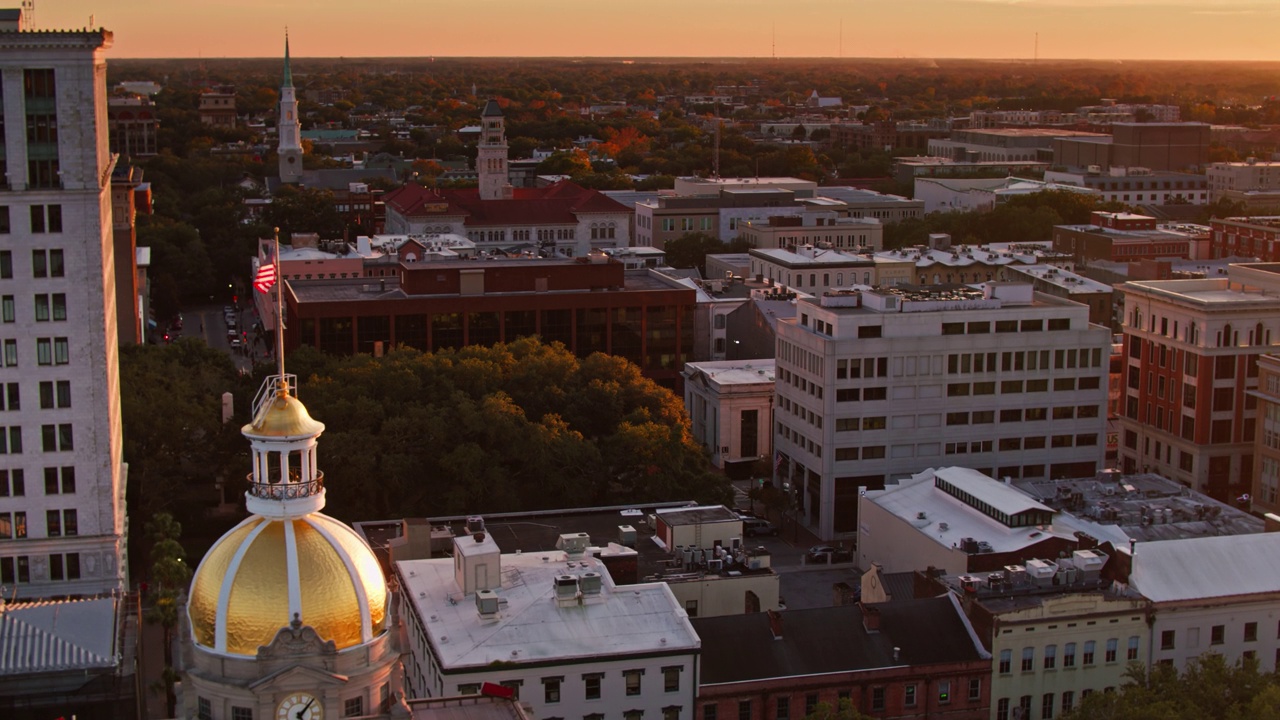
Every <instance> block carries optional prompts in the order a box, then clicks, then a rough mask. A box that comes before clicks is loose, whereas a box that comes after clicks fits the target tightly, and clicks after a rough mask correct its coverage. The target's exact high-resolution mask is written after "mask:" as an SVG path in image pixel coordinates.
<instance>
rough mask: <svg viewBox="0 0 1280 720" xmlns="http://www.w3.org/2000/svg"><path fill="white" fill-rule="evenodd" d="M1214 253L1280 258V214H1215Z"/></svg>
mask: <svg viewBox="0 0 1280 720" xmlns="http://www.w3.org/2000/svg"><path fill="white" fill-rule="evenodd" d="M1209 227H1210V228H1212V229H1213V239H1212V241H1211V242H1212V243H1213V249H1212V252H1213V257H1215V258H1224V257H1255V258H1258V259H1259V260H1262V261H1263V262H1276V260H1277V259H1280V215H1272V216H1267V217H1230V218H1213V219H1212V220H1210V221H1209Z"/></svg>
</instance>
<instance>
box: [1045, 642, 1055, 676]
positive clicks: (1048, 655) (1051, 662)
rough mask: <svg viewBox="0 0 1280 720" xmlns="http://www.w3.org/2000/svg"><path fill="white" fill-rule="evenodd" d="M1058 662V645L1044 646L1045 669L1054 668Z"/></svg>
mask: <svg viewBox="0 0 1280 720" xmlns="http://www.w3.org/2000/svg"><path fill="white" fill-rule="evenodd" d="M1057 664H1058V646H1057V645H1046V646H1045V648H1044V669H1045V670H1052V669H1054V667H1055V666H1056V665H1057Z"/></svg>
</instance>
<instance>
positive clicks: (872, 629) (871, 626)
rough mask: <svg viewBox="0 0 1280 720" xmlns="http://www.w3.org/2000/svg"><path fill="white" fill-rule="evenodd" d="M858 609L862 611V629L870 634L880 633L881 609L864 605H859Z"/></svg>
mask: <svg viewBox="0 0 1280 720" xmlns="http://www.w3.org/2000/svg"><path fill="white" fill-rule="evenodd" d="M858 609H859V610H861V611H862V628H863V629H864V630H866V631H867V632H868V633H878V632H880V609H879V608H876V607H872V606H870V605H864V604H862V603H858Z"/></svg>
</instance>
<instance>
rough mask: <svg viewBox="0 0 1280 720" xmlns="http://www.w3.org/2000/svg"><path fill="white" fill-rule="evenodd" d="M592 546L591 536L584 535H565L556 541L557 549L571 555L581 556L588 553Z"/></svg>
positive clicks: (582, 533) (580, 533)
mask: <svg viewBox="0 0 1280 720" xmlns="http://www.w3.org/2000/svg"><path fill="white" fill-rule="evenodd" d="M590 544H591V536H590V535H588V534H586V533H584V532H579V533H564V534H563V535H561V536H560V538H559V539H558V540H556V549H557V550H563V551H565V552H566V553H569V554H570V555H579V554H581V553H584V552H586V551H587V546H588V545H590Z"/></svg>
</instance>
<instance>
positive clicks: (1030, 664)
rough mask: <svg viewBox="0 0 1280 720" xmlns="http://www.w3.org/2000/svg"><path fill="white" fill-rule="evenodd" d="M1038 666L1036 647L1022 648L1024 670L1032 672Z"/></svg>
mask: <svg viewBox="0 0 1280 720" xmlns="http://www.w3.org/2000/svg"><path fill="white" fill-rule="evenodd" d="M1035 667H1036V649H1035V648H1029V647H1026V648H1022V672H1031V671H1032V670H1035Z"/></svg>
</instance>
